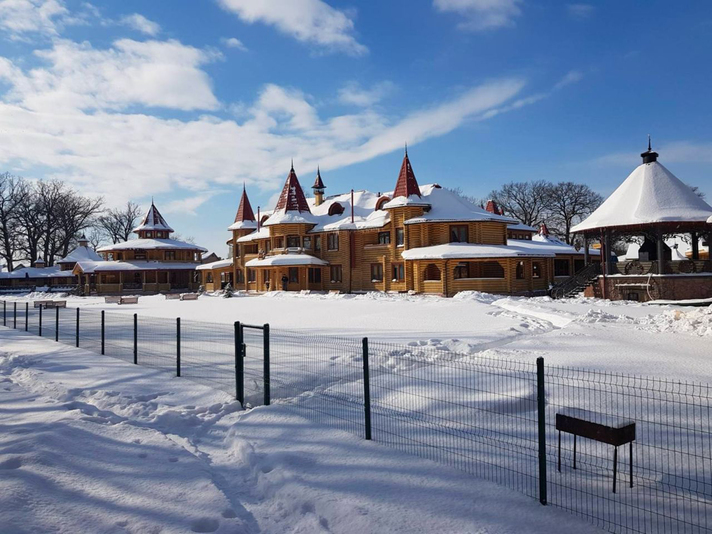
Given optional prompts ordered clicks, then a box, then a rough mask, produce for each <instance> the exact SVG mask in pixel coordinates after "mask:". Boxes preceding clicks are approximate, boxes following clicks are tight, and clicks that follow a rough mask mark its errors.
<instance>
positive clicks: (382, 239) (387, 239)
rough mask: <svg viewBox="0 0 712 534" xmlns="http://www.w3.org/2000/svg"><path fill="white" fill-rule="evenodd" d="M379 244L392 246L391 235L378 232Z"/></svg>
mask: <svg viewBox="0 0 712 534" xmlns="http://www.w3.org/2000/svg"><path fill="white" fill-rule="evenodd" d="M378 244H379V245H390V244H391V233H390V232H378Z"/></svg>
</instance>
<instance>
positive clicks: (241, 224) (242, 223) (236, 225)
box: [227, 221, 257, 230]
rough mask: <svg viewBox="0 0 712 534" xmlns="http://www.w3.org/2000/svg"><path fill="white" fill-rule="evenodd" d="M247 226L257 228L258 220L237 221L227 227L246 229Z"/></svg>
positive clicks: (230, 228)
mask: <svg viewBox="0 0 712 534" xmlns="http://www.w3.org/2000/svg"><path fill="white" fill-rule="evenodd" d="M246 228H254V229H256V228H257V221H237V222H234V223H232V224H231V225H230V226H228V227H227V229H228V230H244V229H246Z"/></svg>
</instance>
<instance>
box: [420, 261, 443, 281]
mask: <svg viewBox="0 0 712 534" xmlns="http://www.w3.org/2000/svg"><path fill="white" fill-rule="evenodd" d="M423 280H440V268H439V267H438V266H437V265H435V264H434V263H429V264H428V266H427V267H426V268H425V272H424V273H423Z"/></svg>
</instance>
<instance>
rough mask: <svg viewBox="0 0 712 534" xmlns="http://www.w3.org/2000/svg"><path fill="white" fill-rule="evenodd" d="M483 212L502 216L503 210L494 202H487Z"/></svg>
mask: <svg viewBox="0 0 712 534" xmlns="http://www.w3.org/2000/svg"><path fill="white" fill-rule="evenodd" d="M485 211H489V212H490V213H494V214H495V215H504V210H502V208H501V207H500V206H499V204H497V201H496V200H488V201H487V207H485Z"/></svg>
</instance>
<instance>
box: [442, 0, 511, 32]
mask: <svg viewBox="0 0 712 534" xmlns="http://www.w3.org/2000/svg"><path fill="white" fill-rule="evenodd" d="M521 3H522V1H521V0H433V5H434V6H435V9H437V10H438V11H441V12H444V13H456V14H458V15H460V21H459V22H458V27H459V28H460V29H463V30H469V31H483V30H493V29H497V28H505V27H508V26H514V24H515V19H516V18H517V17H519V16H520V15H521V14H522V10H521V8H520V7H519V6H520V5H521Z"/></svg>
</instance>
